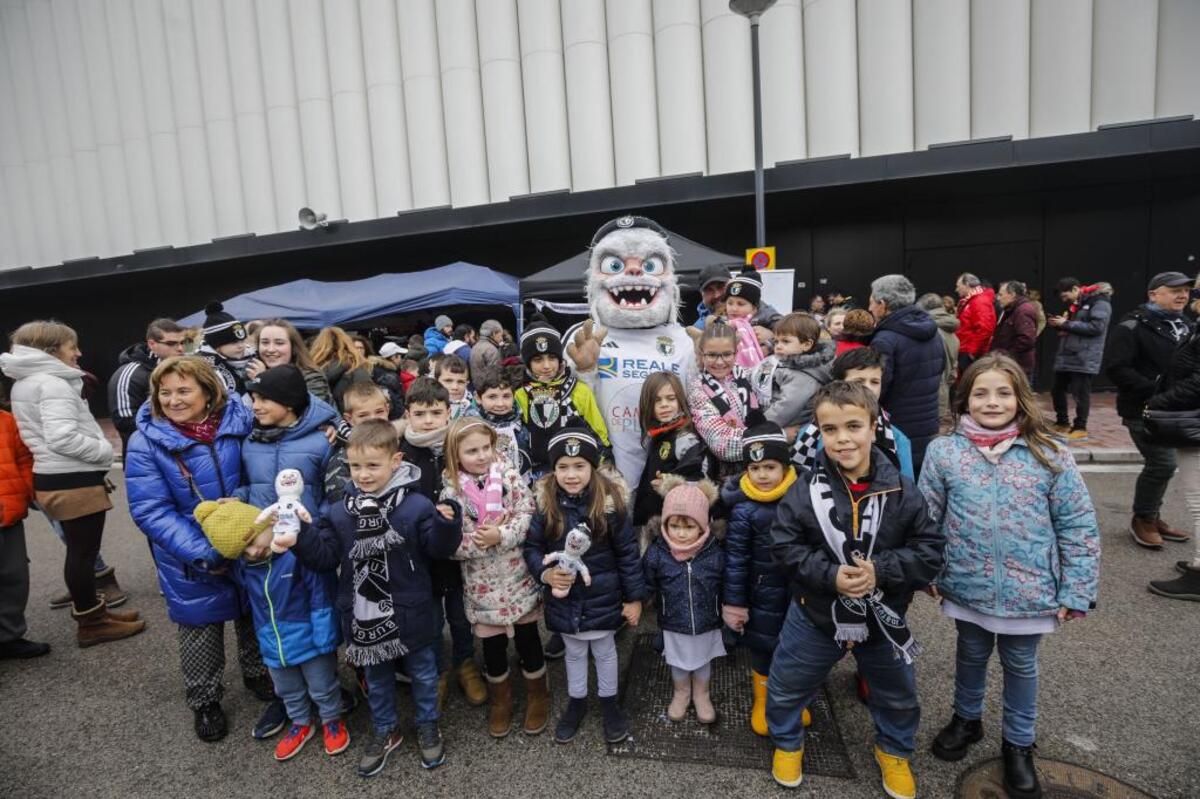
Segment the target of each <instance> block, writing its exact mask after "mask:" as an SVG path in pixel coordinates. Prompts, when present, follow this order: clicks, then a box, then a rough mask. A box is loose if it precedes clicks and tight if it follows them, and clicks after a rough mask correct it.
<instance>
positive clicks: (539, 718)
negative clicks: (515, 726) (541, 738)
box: [521, 666, 550, 735]
mask: <svg viewBox="0 0 1200 799" xmlns="http://www.w3.org/2000/svg"><path fill="white" fill-rule="evenodd" d="M549 721H550V683H549V678H548V677H547V675H546V667H545V666H542V668H541V669H539V670H538V671H537V672H536V673H535V674H534V675H532V676H531V675H529V674H525V723H524V724H523V725H522V727H521V729H522V732H524V733H525V734H526V735H537V734H538V733H540V732H541V731H542V730H544V729H546V724H548V723H549Z"/></svg>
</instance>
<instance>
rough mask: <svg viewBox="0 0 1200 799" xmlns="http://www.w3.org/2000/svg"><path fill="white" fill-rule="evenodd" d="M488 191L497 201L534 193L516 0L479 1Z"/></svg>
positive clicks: (477, 5) (478, 18) (478, 25)
mask: <svg viewBox="0 0 1200 799" xmlns="http://www.w3.org/2000/svg"><path fill="white" fill-rule="evenodd" d="M475 24H476V41H477V42H478V47H479V85H480V93H481V96H482V105H483V130H484V149H485V151H486V153H487V170H488V193H489V196H490V199H491V201H492V202H505V201H507V200H508V198H509V197H513V196H516V195H520V194H528V193H529V153H528V140H527V137H526V135H525V96H524V76H523V73H522V64H521V32H520V24H519V22H518V14H517V3H516V0H486V2H477V3H476V4H475Z"/></svg>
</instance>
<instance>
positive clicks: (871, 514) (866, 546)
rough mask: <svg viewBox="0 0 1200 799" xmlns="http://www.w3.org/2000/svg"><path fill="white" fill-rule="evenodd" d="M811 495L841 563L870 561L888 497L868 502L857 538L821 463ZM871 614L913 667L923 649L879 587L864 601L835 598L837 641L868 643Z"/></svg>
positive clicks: (898, 654)
mask: <svg viewBox="0 0 1200 799" xmlns="http://www.w3.org/2000/svg"><path fill="white" fill-rule="evenodd" d="M808 494H809V499H810V500H811V502H812V507H813V512H814V513H816V516H817V523H818V524H820V526H821V534H822V535H824V537H825V544H826V546H827V547H828V549H829V550H830V551H831V552H832V553H833V554H834V555H835V556H836V557H837V559H838V562H839V563H842V564H843V565H846V566H854V565H856V564H855V561H854V558H855V556H856V555H857V556H858V557H859V558H861V559H863V560H870V559H871V555H872V553H873V552H874V551H875V541H876V536H877V535H878V533H879V527H880V525H881V524H882V523H883V513H884V509H885V507H886V506H887V495H886V494H873V495H870V496H868V497H867V498H866V507H865V508H864V509H863V511H862V512H861V513H860V514H859V526H858V534H857V536H855V531H854V530H850V531H849V534H847V531H846V530H845V529H844V525H843V521H842V520H841V519H840V518H838V513H837V508H836V507H835V506H834V502H833V487H832V486H831V485H830V483H829V474H828V472H826V470H825V467H824V466H823V465H822V464H820V463H817V464H816V466H815V467H814V468H813V469H812V476H811V477H810V478H809V483H808ZM868 614H870V615H871V616H873V617H874V618H875V622H876V625H877V626H878V628H879V630H880V632H882V633H883V636H884V637H885V638H887V639H888V641H889V642H891V644H892V647H893V649H894V650H895V654H896V657H897V658H903V659H904V662H905V663H912V662H913V658H915V657H916V656H917V655H918V654H919V653H920V647H919V646H918V645H917V642H916V640H915V639H914V638H913V636H912V633H911V632H909V629H908V624H907V622H905V620H904V617H903V616H901V615H900V614H899V613H896V611H894V610H892V609H891V608H889V607H888V606H887V605H885V604H884V603H883V591H881V590H879V587H878V586H876V587H875V590H874V591H872V592H871V593H870V594H869V595H867V596H865V597H863V598H861V599H854V598H851V597H848V596H843V595H841V594H838V595H837V597H835V598H834V600H833V607H832V608H831V615H832V616H833V625H834V634H833V640H834V641H837V642H839V643H847V642H862V641H866V640H867V637H868V636H869V634H870V631H869V628H868Z"/></svg>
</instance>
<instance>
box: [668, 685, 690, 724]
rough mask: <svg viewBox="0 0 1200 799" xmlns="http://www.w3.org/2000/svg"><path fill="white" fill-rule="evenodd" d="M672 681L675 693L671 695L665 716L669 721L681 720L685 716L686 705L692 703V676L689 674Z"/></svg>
mask: <svg viewBox="0 0 1200 799" xmlns="http://www.w3.org/2000/svg"><path fill="white" fill-rule="evenodd" d="M672 682H674V684H675V693H674V695H673V696H672V697H671V704H669V705H667V718H669V719H670V720H671V721H683V720H684V719H685V718H687V709H688V705H690V704H691V703H692V677H691V675H690V674H689V675H687V676H685V677H684V678H683V679H681V680H672Z"/></svg>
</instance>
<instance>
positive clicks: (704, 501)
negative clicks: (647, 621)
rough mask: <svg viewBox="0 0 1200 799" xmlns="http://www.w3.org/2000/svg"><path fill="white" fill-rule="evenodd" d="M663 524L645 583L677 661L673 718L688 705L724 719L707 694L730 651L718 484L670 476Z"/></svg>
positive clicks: (706, 717)
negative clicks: (714, 523) (716, 514)
mask: <svg viewBox="0 0 1200 799" xmlns="http://www.w3.org/2000/svg"><path fill="white" fill-rule="evenodd" d="M660 488H661V489H663V490H664V491H665V492H666V496H665V497H664V499H663V506H662V529H661V531H660V534H659V535H656V536H655V537H654V538H653V539H652V540H651V542H650V547H649V549H647V550H646V555H645V558H644V559H643V561H642V567H643V571H644V573H645V577H646V588H647V591H648V593H649V595H650V596H653V597H656V598H658V626H659V627H660V628H662V631H663V656H664V657H665V658H666V660H667V665H669V666H670V667H671V677H672V679H673V681H674V683H675V695H674V696H673V697H671V704H670V705H668V706H667V718H669V719H670V720H671V721H683V719H684V716H686V715H687V709H688V705H691V704H694V705H695V707H696V720H697V721H699V722H700V723H701V724H712V723H713V722H715V721H716V720H717V711H716V709H714V708H713V703H712V698H711V697H710V696H709V694H708V687H709V683H710V682H711V680H712V667H711V665H710V664H711V662H712V659H713V658H718V657H722V656H724V654H725V644H724V643H723V642H722V640H721V573H722V571H723V570H724V568H725V553H724V552H722V551H721V546H720V544H719V543H717V539H716V538H715V537H714V536H713V535H711V529H710V527H709V513H710V508H711V507H712V504H713V503H714V502H715V501H716V499H717V487H716V486H715V485H713V483H711V482H709V481H708V480H701V481H699V482H698V483H689V482H687V481H686V480H684V479H683V478H682V477H679V476H678V475H667V476H666V477H664V478H663V479H662V484H661V486H660Z"/></svg>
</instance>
